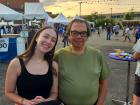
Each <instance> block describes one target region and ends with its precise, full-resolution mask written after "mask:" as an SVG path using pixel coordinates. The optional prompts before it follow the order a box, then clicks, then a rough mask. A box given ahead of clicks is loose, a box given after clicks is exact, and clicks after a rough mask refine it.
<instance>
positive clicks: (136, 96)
mask: <svg viewBox="0 0 140 105" xmlns="http://www.w3.org/2000/svg"><path fill="white" fill-rule="evenodd" d="M133 50H134V53H133V58H134V59H136V60H137V67H136V71H135V85H134V92H133V104H132V105H140V39H139V40H138V41H137V43H136V44H135V45H134V47H133Z"/></svg>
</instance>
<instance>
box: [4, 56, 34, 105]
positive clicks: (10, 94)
mask: <svg viewBox="0 0 140 105" xmlns="http://www.w3.org/2000/svg"><path fill="white" fill-rule="evenodd" d="M20 72H21V67H20V63H19V60H18V59H17V58H15V59H13V60H12V61H11V62H10V64H9V66H8V69H7V73H6V79H5V96H6V97H7V98H8V99H9V100H11V101H12V102H14V103H16V104H18V105H33V104H32V102H31V101H29V100H27V99H24V98H23V97H21V96H19V95H18V94H17V93H16V82H17V78H18V76H19V75H20Z"/></svg>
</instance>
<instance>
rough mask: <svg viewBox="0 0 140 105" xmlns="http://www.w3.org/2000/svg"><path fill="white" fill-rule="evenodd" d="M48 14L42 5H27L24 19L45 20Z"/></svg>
mask: <svg viewBox="0 0 140 105" xmlns="http://www.w3.org/2000/svg"><path fill="white" fill-rule="evenodd" d="M46 16H47V15H46V12H45V10H44V8H43V4H42V3H25V8H24V18H25V19H27V20H33V19H39V20H40V19H45V18H46Z"/></svg>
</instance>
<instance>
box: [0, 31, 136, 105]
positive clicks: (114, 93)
mask: <svg viewBox="0 0 140 105" xmlns="http://www.w3.org/2000/svg"><path fill="white" fill-rule="evenodd" d="M132 38H133V37H132ZM87 44H88V45H90V46H94V47H96V48H99V49H101V50H102V51H103V52H104V54H105V56H106V58H107V61H108V63H109V65H110V68H111V71H112V73H111V76H110V78H109V89H108V91H109V93H108V96H107V101H106V105H115V104H114V103H113V102H112V101H111V99H119V100H123V101H124V100H125V95H126V77H127V67H128V66H127V62H122V61H116V60H112V59H110V58H109V57H108V53H110V52H114V49H117V48H119V49H122V50H124V51H129V52H131V51H132V50H131V48H132V46H133V44H134V43H133V42H131V43H129V42H128V41H126V42H124V41H123V39H122V37H121V34H120V37H119V38H116V37H112V39H111V40H110V41H107V40H106V36H105V33H102V35H101V37H99V36H97V35H96V33H94V34H93V35H92V36H91V37H90V38H89V40H88V43H87ZM60 47H62V41H61V39H59V42H58V46H57V49H58V48H60ZM7 65H8V63H0V105H13V104H11V103H9V101H8V100H6V99H5V97H4V94H3V93H4V80H5V73H6V69H7ZM135 67H136V63H135V62H132V63H131V73H130V92H129V96H130V100H131V99H132V98H131V96H132V89H133V80H134V71H135ZM116 105H118V104H116Z"/></svg>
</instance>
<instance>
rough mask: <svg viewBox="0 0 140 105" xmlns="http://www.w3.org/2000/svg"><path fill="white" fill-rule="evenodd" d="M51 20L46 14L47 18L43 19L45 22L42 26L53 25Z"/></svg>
mask: <svg viewBox="0 0 140 105" xmlns="http://www.w3.org/2000/svg"><path fill="white" fill-rule="evenodd" d="M53 23H54V22H53V18H52V17H50V16H49V15H48V14H47V16H46V19H45V22H44V24H45V26H47V25H53Z"/></svg>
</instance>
